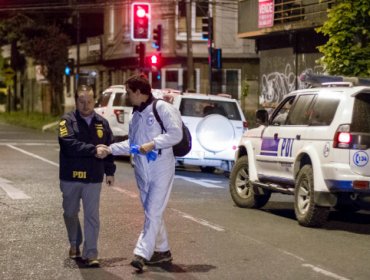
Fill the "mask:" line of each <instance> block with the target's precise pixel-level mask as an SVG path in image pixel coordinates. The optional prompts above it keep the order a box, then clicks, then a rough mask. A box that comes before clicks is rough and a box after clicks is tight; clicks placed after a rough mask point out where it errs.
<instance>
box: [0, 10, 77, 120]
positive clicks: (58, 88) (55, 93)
mask: <svg viewBox="0 0 370 280" xmlns="http://www.w3.org/2000/svg"><path fill="white" fill-rule="evenodd" d="M0 38H1V41H0V45H3V44H6V43H8V44H11V45H12V46H16V50H17V53H19V52H18V49H19V50H20V51H23V52H24V55H25V56H28V57H32V58H33V59H34V60H35V64H40V65H42V66H46V68H47V69H48V71H47V75H46V78H47V80H48V81H49V82H50V86H51V108H50V109H51V110H50V111H51V112H52V113H53V114H54V115H59V114H60V113H61V112H62V101H63V71H64V66H65V62H66V61H67V58H68V45H69V43H70V40H69V37H68V36H67V35H65V34H64V33H62V32H61V31H60V29H59V28H58V27H57V26H56V25H45V24H44V23H41V22H38V21H37V22H36V21H34V20H33V19H31V18H29V17H27V16H25V15H23V14H17V15H15V16H13V17H10V18H8V19H6V20H4V21H2V22H1V24H0ZM12 49H13V48H12ZM17 53H15V54H13V53H12V60H13V59H14V58H16V57H17ZM16 63H17V61H16V62H15V64H16ZM15 70H17V69H16V68H15Z"/></svg>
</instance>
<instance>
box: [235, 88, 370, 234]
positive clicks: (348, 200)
mask: <svg viewBox="0 0 370 280" xmlns="http://www.w3.org/2000/svg"><path fill="white" fill-rule="evenodd" d="M329 85H330V87H319V88H312V89H302V90H298V91H294V92H292V93H290V94H289V95H287V96H285V98H284V99H283V100H282V101H281V103H280V104H279V105H278V106H277V108H276V109H275V110H274V111H273V112H272V115H271V117H269V116H268V113H267V111H266V110H259V111H257V114H256V118H257V120H259V122H260V123H261V125H260V126H259V127H258V128H255V129H250V130H248V131H247V132H246V133H244V135H243V138H242V139H241V141H240V144H239V147H238V151H237V153H236V158H235V160H236V163H235V165H234V167H233V169H232V172H231V175H230V193H231V197H232V199H233V201H234V202H235V204H236V205H237V206H239V207H244V208H260V207H263V206H264V205H265V204H266V203H267V202H268V201H269V199H270V195H271V193H272V192H278V193H283V194H290V195H294V212H295V216H296V218H297V220H298V223H299V224H300V225H303V226H312V227H315V226H322V225H323V224H324V223H325V222H326V220H327V217H328V214H329V210H330V209H331V207H334V208H336V209H337V210H341V211H357V210H360V209H366V208H368V207H369V202H370V163H369V157H370V122H369V119H370V87H364V86H351V85H348V84H347V86H343V84H339V85H338V84H335V83H331V84H329Z"/></svg>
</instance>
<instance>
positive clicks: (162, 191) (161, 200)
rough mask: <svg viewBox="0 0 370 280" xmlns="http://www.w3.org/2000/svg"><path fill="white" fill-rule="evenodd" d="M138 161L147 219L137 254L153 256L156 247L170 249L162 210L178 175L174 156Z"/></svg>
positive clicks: (137, 174)
mask: <svg viewBox="0 0 370 280" xmlns="http://www.w3.org/2000/svg"><path fill="white" fill-rule="evenodd" d="M145 160H146V159H145ZM138 161H140V160H138ZM137 163H138V164H136V166H135V176H136V180H137V184H138V187H139V190H140V199H141V203H142V205H143V208H144V215H145V220H144V226H143V230H142V231H141V233H140V236H139V239H138V241H137V243H136V247H135V249H134V254H135V255H139V256H142V257H143V258H145V259H147V260H150V258H151V257H152V255H153V253H154V251H158V252H164V251H168V250H169V249H170V246H169V243H168V236H167V230H166V226H165V223H164V220H163V214H164V210H165V209H166V206H167V203H168V200H169V197H170V193H171V189H172V185H173V180H174V176H175V159H174V157H173V156H172V158H171V157H170V158H168V157H161V156H159V157H158V158H157V160H156V161H154V162H150V163H145V162H142V161H141V162H140V163H139V162H137ZM142 164H143V165H142Z"/></svg>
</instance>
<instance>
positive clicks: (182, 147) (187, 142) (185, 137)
mask: <svg viewBox="0 0 370 280" xmlns="http://www.w3.org/2000/svg"><path fill="white" fill-rule="evenodd" d="M158 100H160V99H156V100H154V102H153V113H154V116H155V119H156V120H157V122H158V123H159V125H160V126H161V128H162V131H166V129H165V128H164V126H163V122H162V120H161V118H160V117H159V114H158V111H157V108H156V104H157V101H158ZM172 150H173V154H174V155H175V156H176V157H183V156H185V155H186V154H187V153H189V152H190V150H191V134H190V131H189V129H188V128H187V127H186V125H185V124H184V122H182V139H181V140H180V142H179V143H177V144H176V145H174V146H173V147H172Z"/></svg>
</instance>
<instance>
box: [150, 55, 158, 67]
mask: <svg viewBox="0 0 370 280" xmlns="http://www.w3.org/2000/svg"><path fill="white" fill-rule="evenodd" d="M150 63H151V65H158V63H159V57H158V56H157V55H156V54H152V55H151V56H150Z"/></svg>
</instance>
